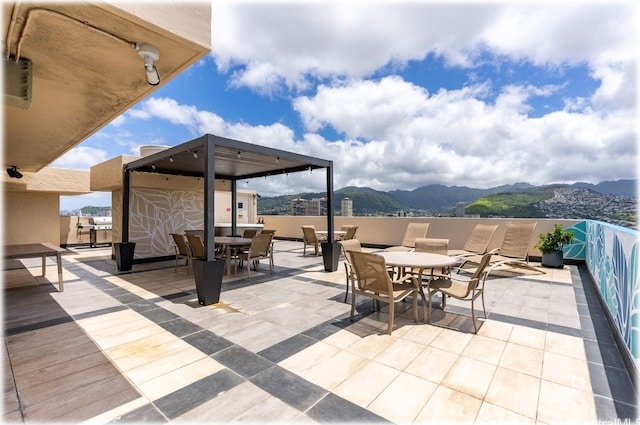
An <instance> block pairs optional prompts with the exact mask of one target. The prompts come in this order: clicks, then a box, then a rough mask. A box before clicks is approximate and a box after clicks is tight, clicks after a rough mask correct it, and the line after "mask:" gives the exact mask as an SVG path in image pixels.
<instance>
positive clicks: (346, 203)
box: [340, 198, 353, 217]
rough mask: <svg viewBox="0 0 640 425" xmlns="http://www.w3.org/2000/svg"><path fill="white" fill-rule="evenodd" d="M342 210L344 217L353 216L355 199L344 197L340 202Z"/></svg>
mask: <svg viewBox="0 0 640 425" xmlns="http://www.w3.org/2000/svg"><path fill="white" fill-rule="evenodd" d="M340 212H341V215H342V216H344V217H351V216H353V200H352V199H351V198H342V202H341V203H340Z"/></svg>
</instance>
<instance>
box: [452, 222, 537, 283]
mask: <svg viewBox="0 0 640 425" xmlns="http://www.w3.org/2000/svg"><path fill="white" fill-rule="evenodd" d="M537 224H538V222H536V221H531V222H528V221H511V222H508V223H507V224H506V231H505V234H504V239H503V240H502V245H501V246H500V248H497V249H494V250H492V251H490V252H491V253H492V254H493V256H492V257H491V262H490V263H489V271H488V273H491V272H492V271H493V270H494V269H495V268H496V267H500V266H509V267H512V268H522V269H527V270H531V271H534V272H537V273H542V274H544V273H545V272H544V270H540V269H539V268H536V267H534V266H533V265H531V264H529V245H530V244H531V237H532V236H533V230H534V229H535V227H536V225H537ZM482 258H483V256H482V255H472V256H467V257H462V258H461V260H462V264H461V265H460V267H465V266H467V265H470V264H473V265H478V264H480V261H481V260H482Z"/></svg>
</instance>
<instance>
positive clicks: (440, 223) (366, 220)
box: [261, 215, 584, 259]
mask: <svg viewBox="0 0 640 425" xmlns="http://www.w3.org/2000/svg"><path fill="white" fill-rule="evenodd" d="M261 217H262V218H263V219H264V222H265V224H264V227H265V229H277V232H276V237H282V238H296V239H302V230H301V227H302V225H306V224H313V225H315V226H316V229H319V230H326V228H327V219H326V217H318V216H269V215H264V216H261ZM516 220H522V221H532V220H533V221H536V222H537V223H538V224H537V225H536V228H535V230H534V232H533V236H532V238H531V242H530V248H529V255H532V256H535V257H539V256H540V255H541V253H540V251H539V250H538V249H536V248H535V247H534V245H535V243H536V242H537V241H538V234H540V233H546V232H549V231H551V230H553V225H554V224H555V223H560V224H562V225H563V226H565V227H571V226H574V225H577V224H578V223H579V222H580V220H556V219H505V218H485V219H483V218H462V217H460V218H457V217H453V218H452V217H339V216H338V217H334V225H335V230H340V226H342V225H343V224H353V225H356V226H358V231H357V232H356V238H357V239H358V240H360V242H362V243H364V244H372V245H399V244H400V243H402V238H403V236H404V233H405V230H406V228H407V224H408V223H412V222H427V223H429V229H428V231H427V237H429V238H442V239H449V247H450V248H451V249H459V248H462V247H463V246H464V244H465V242H466V241H467V237H468V236H469V234H470V233H471V231H472V230H473V228H474V226H475V225H476V224H477V223H487V224H498V225H499V226H498V229H497V230H496V232H495V233H494V235H493V238H492V239H491V243H490V244H489V249H494V248H499V247H500V244H501V243H502V239H503V238H504V233H505V227H504V223H506V222H508V221H516ZM574 231H575V229H574ZM575 251H576V253H578V252H579V251H580V250H579V249H577V250H575ZM566 258H576V259H580V257H579V256H578V254H576V255H575V256H574V255H573V254H571V255H569V256H567V257H566ZM582 259H584V256H582Z"/></svg>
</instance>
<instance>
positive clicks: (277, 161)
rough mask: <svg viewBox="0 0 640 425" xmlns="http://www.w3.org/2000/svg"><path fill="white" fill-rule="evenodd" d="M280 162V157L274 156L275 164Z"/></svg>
mask: <svg viewBox="0 0 640 425" xmlns="http://www.w3.org/2000/svg"><path fill="white" fill-rule="evenodd" d="M279 162H280V157H279V156H276V164H277V163H279Z"/></svg>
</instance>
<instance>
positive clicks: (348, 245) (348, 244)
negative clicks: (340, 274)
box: [340, 239, 362, 302]
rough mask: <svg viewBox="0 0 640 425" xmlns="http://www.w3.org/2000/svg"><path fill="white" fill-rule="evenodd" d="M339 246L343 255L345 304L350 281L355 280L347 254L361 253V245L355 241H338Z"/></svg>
mask: <svg viewBox="0 0 640 425" xmlns="http://www.w3.org/2000/svg"><path fill="white" fill-rule="evenodd" d="M340 246H341V249H342V253H343V254H344V271H345V274H346V276H347V290H346V292H345V294H344V302H347V297H348V296H349V285H351V281H352V280H353V279H355V274H354V273H353V265H352V264H351V259H350V258H349V254H348V252H349V251H358V252H362V245H361V244H360V241H359V240H357V239H349V240H346V241H340Z"/></svg>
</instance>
